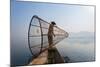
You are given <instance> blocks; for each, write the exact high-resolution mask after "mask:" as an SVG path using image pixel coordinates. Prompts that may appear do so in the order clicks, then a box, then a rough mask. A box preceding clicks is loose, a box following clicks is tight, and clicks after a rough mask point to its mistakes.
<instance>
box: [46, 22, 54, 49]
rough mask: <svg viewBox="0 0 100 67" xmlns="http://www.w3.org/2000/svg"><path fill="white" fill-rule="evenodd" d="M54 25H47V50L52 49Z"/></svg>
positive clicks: (52, 23)
mask: <svg viewBox="0 0 100 67" xmlns="http://www.w3.org/2000/svg"><path fill="white" fill-rule="evenodd" d="M55 25H56V23H55V22H54V21H52V22H51V24H50V25H49V29H48V43H49V48H51V47H52V45H53V36H54V37H55V34H54V29H53V28H54V26H55Z"/></svg>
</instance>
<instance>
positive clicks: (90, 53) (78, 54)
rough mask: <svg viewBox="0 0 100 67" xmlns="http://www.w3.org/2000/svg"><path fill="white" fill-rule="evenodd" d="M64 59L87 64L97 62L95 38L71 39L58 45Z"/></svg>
mask: <svg viewBox="0 0 100 67" xmlns="http://www.w3.org/2000/svg"><path fill="white" fill-rule="evenodd" d="M56 47H57V49H58V51H59V52H60V54H61V55H62V56H63V57H66V56H67V57H69V59H70V61H69V62H86V61H94V60H95V44H94V37H69V38H66V39H64V40H63V41H61V42H60V43H58V44H57V45H56Z"/></svg>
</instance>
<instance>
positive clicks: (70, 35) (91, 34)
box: [69, 31, 95, 37]
mask: <svg viewBox="0 0 100 67" xmlns="http://www.w3.org/2000/svg"><path fill="white" fill-rule="evenodd" d="M94 35H95V32H85V31H84V32H78V33H73V32H71V33H69V37H94Z"/></svg>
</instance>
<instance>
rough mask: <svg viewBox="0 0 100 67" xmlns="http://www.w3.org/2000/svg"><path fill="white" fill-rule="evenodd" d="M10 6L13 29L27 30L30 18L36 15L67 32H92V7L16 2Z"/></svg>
mask: <svg viewBox="0 0 100 67" xmlns="http://www.w3.org/2000/svg"><path fill="white" fill-rule="evenodd" d="M12 5H13V6H12V8H13V9H12V10H11V11H13V12H12V15H11V16H12V22H13V26H14V28H17V25H18V26H19V28H20V29H21V28H22V29H23V28H26V29H27V27H28V25H29V22H30V19H31V17H32V16H33V15H37V16H39V17H40V18H42V19H44V20H46V21H48V22H50V21H55V22H56V24H57V26H59V27H61V28H63V29H64V30H66V31H68V32H80V31H88V32H93V31H94V7H93V6H80V5H67V4H51V3H34V2H18V1H17V2H16V3H13V4H12ZM25 25H26V27H24V26H25ZM20 31H21V30H20Z"/></svg>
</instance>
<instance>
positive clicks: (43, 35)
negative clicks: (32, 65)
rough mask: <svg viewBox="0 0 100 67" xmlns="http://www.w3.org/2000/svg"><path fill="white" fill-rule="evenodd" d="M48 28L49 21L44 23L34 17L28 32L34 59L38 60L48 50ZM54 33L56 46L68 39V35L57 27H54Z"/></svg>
mask: <svg viewBox="0 0 100 67" xmlns="http://www.w3.org/2000/svg"><path fill="white" fill-rule="evenodd" d="M48 28H49V23H48V22H47V21H44V20H43V19H41V18H39V17H38V16H36V15H34V16H33V17H32V19H31V21H30V25H29V30H28V44H29V48H30V51H31V53H32V55H33V59H36V57H39V55H41V54H43V52H45V51H46V50H47V49H48V37H47V32H48ZM54 33H55V35H56V37H54V38H53V44H54V45H55V44H57V43H58V42H60V41H61V40H63V39H64V38H66V37H68V33H67V32H65V31H64V30H62V29H60V28H59V27H57V26H55V27H54ZM54 45H53V46H54ZM55 49H56V48H55ZM56 51H57V49H56ZM43 55H44V54H43Z"/></svg>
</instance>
